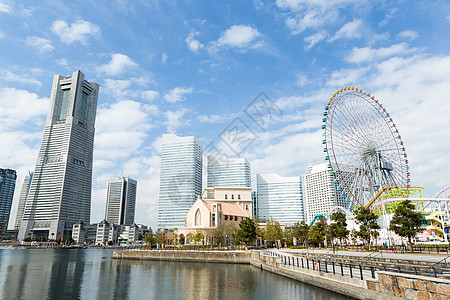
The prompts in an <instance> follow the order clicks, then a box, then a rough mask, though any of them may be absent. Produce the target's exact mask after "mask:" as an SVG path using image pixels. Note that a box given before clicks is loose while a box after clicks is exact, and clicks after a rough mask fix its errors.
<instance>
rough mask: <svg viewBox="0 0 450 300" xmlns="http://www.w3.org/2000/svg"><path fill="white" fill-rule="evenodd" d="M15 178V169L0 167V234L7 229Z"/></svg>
mask: <svg viewBox="0 0 450 300" xmlns="http://www.w3.org/2000/svg"><path fill="white" fill-rule="evenodd" d="M16 179H17V173H16V171H15V170H11V169H0V235H3V233H4V232H6V230H7V229H8V222H9V215H10V213H11V204H12V201H13V196H14V189H15V188H16Z"/></svg>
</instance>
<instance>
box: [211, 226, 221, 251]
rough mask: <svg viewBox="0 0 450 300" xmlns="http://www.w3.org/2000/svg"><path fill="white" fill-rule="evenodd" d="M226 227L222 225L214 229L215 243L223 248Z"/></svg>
mask: <svg viewBox="0 0 450 300" xmlns="http://www.w3.org/2000/svg"><path fill="white" fill-rule="evenodd" d="M223 236H224V226H223V224H220V225H219V226H217V227H216V228H214V231H213V233H212V238H213V243H214V245H217V246H219V245H220V246H222V243H223V241H224V237H223Z"/></svg>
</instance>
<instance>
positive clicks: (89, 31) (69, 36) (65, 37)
mask: <svg viewBox="0 0 450 300" xmlns="http://www.w3.org/2000/svg"><path fill="white" fill-rule="evenodd" d="M51 30H52V31H53V32H54V33H55V34H56V35H57V36H59V38H60V39H61V41H62V42H63V43H65V44H72V43H74V42H80V43H82V44H87V40H88V38H89V36H92V37H94V38H99V37H100V35H101V31H100V27H99V26H98V25H96V24H94V23H91V22H88V21H85V20H79V21H76V22H74V23H72V24H67V22H66V21H64V20H57V21H54V22H53V24H52V26H51Z"/></svg>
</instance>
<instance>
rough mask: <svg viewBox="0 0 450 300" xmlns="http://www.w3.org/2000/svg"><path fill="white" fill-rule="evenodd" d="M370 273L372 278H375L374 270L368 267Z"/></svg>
mask: <svg viewBox="0 0 450 300" xmlns="http://www.w3.org/2000/svg"><path fill="white" fill-rule="evenodd" d="M370 272H371V273H372V278H375V270H374V269H373V266H371V267H370Z"/></svg>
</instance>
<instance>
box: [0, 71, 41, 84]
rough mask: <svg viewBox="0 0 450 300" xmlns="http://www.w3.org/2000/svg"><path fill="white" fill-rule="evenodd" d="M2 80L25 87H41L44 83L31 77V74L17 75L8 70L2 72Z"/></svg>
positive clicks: (0, 73) (0, 72)
mask: <svg viewBox="0 0 450 300" xmlns="http://www.w3.org/2000/svg"><path fill="white" fill-rule="evenodd" d="M0 75H1V78H2V80H6V81H11V82H16V83H17V82H18V83H23V84H25V85H34V86H38V87H39V86H41V85H42V82H40V81H39V80H37V79H36V78H33V77H31V76H30V75H29V74H15V73H13V72H11V71H8V70H0Z"/></svg>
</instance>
